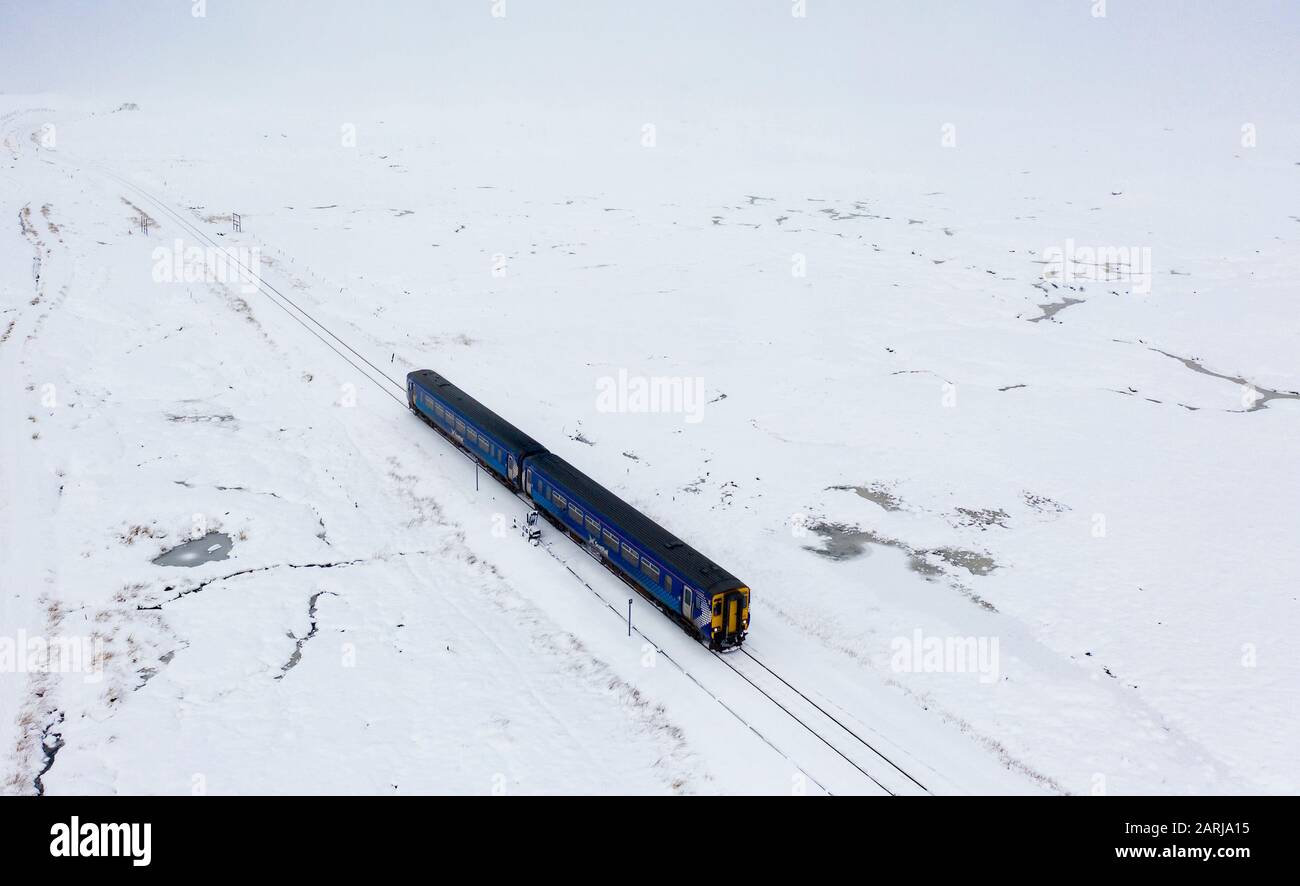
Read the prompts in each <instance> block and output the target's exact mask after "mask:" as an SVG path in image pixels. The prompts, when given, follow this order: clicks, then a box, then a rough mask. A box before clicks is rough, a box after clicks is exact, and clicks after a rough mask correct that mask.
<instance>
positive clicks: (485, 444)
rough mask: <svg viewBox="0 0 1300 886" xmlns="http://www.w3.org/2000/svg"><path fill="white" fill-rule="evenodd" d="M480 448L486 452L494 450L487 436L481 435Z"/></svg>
mask: <svg viewBox="0 0 1300 886" xmlns="http://www.w3.org/2000/svg"><path fill="white" fill-rule="evenodd" d="M478 448H479V449H482V450H483V451H484V452H491V451H492V444H490V443H488V441H487V437H479V438H478Z"/></svg>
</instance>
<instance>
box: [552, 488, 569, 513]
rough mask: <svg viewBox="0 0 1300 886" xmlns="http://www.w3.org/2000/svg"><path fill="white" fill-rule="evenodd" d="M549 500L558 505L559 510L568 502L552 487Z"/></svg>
mask: <svg viewBox="0 0 1300 886" xmlns="http://www.w3.org/2000/svg"><path fill="white" fill-rule="evenodd" d="M551 501H553V502H555V504H556V506H557V507H559V508H560V509H561V510H563V509H564V508H565V507H567V506H568V504H569V503H568V501H566V500H565V498H564V496H563V495H560V493H558V492H556V491H555V490H553V489H552V490H551Z"/></svg>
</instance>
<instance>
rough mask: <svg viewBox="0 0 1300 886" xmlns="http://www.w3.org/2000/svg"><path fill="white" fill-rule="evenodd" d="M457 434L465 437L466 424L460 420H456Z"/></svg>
mask: <svg viewBox="0 0 1300 886" xmlns="http://www.w3.org/2000/svg"><path fill="white" fill-rule="evenodd" d="M456 433H457V434H460V435H461V436H464V435H465V423H464V422H463V421H461V420H460V419H456Z"/></svg>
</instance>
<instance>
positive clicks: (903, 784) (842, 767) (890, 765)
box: [60, 152, 931, 795]
mask: <svg viewBox="0 0 1300 886" xmlns="http://www.w3.org/2000/svg"><path fill="white" fill-rule="evenodd" d="M60 153H63V152H60ZM64 157H68V158H71V155H67V154H64ZM61 159H62V158H61ZM79 165H81V166H84V167H90V168H93V169H95V170H96V171H97V172H99V173H101V174H102V175H104V176H105V177H107V178H110V179H112V180H113V181H115V182H117V183H119V184H120V185H122V186H123V187H125V188H128V189H130V190H131V191H133V192H134V193H136V194H137V195H139V196H140V197H141V198H142V199H144V200H146V201H148V202H149V203H151V204H152V205H153V206H154V207H156V208H157V210H158V211H159V212H160V213H161V214H162V215H164V216H166V217H167V218H169V219H171V220H172V222H174V223H175V224H177V225H178V226H179V227H180V228H181V229H182V230H183V231H185V232H186V233H188V234H190V235H192V236H194V237H195V238H197V239H198V240H200V241H202V242H204V243H206V244H208V245H209V246H212V247H214V248H217V249H223V250H224V249H225V248H226V247H225V246H223V244H221V243H219V242H218V241H217V240H215V239H213V238H212V237H211V236H209V235H208V233H207V232H206V231H204V230H203V229H202V228H200V227H199V226H198V225H197V224H196V223H195V222H193V221H192V220H190V219H187V218H186V217H185V216H184V215H182V214H181V213H180V212H178V211H177V210H175V209H173V207H172V206H171V205H170V204H169V203H168V202H167V201H166V200H164V199H162V198H160V197H157V196H155V195H154V194H153V193H151V192H150V191H148V190H146V189H145V188H143V187H141V186H140V185H138V184H136V183H135V182H132V181H130V180H129V179H126V178H123V177H122V176H119V175H117V174H116V173H114V172H112V171H111V170H108V169H105V168H103V167H101V166H99V165H98V164H94V163H87V162H84V161H82V162H81V163H80V164H79ZM230 255H231V259H232V261H233V262H234V263H235V264H237V265H238V266H239V267H240V268H241V269H242V270H243V271H244V272H245V273H247V274H248V275H249V279H250V280H252V281H253V282H254V284H255V285H256V287H257V289H258V291H259V292H260V293H262V294H263V295H264V296H265V297H266V298H267V299H268V300H269V301H271V302H272V303H274V304H275V305H276V306H277V307H279V308H280V309H281V310H282V311H284V312H285V313H286V314H287V315H288V316H289V317H290V318H291V319H293V320H294V321H295V322H297V323H298V324H299V325H301V326H302V327H303V328H304V329H306V330H307V331H308V332H310V333H311V334H312V335H313V336H314V337H315V338H317V339H318V340H319V341H320V342H321V343H322V344H324V345H325V346H326V347H328V348H329V349H330V350H332V351H334V353H335V354H337V355H338V356H339V357H340V358H341V359H343V360H344V361H346V362H347V363H348V364H349V365H350V366H351V367H352V368H353V369H355V370H356V371H358V372H360V373H361V374H362V375H363V376H364V377H365V378H366V379H367V380H368V381H370V382H371V383H372V384H374V385H375V386H376V387H378V388H380V389H381V390H382V391H383V393H384V394H385V395H386V396H388V397H389V398H391V399H392V400H393V401H394V402H395V403H396V404H397V406H399V407H400V408H401V409H402V410H403V411H409V408H408V405H407V402H406V387H405V385H403V384H402V383H401V382H399V381H398V380H396V379H394V378H392V377H390V376H389V375H388V374H387V373H385V372H384V371H383V370H382V369H380V368H379V367H378V366H376V365H375V364H374V363H372V362H371V361H370V360H368V359H367V358H366V357H365V356H364V355H362V354H361V353H360V352H359V351H357V350H356V349H355V348H353V347H352V346H351V345H350V344H348V343H347V342H346V341H345V340H344V339H343V338H341V337H340V336H339V335H337V334H336V333H334V332H333V331H332V330H330V329H329V328H328V327H327V326H325V325H324V324H323V323H321V322H320V321H319V320H317V319H316V318H315V317H314V316H312V314H311V313H310V312H308V311H307V310H306V309H304V308H303V307H302V306H301V305H299V304H298V303H297V302H295V301H294V300H293V299H291V298H289V297H288V296H286V295H285V294H284V293H283V292H281V291H280V290H279V289H277V288H276V287H275V286H274V285H272V284H271V283H269V282H267V281H266V280H265V279H263V277H262V274H261V269H260V268H250V267H248V266H247V265H246V264H244V262H243V261H242V259H241V258H240V257H239V256H238V255H237V254H235V253H230ZM394 389H395V391H396V392H400V395H399V394H398V393H395V391H394ZM455 448H456V449H457V451H460V452H461V454H462V455H464V456H465V458H466V459H468V460H469V461H471V462H473V461H474V459H473V457H472V456H470V455H469V454H468V453H466V452H464V451H463V450H461V449H460V448H459V447H455ZM476 464H477V463H476ZM487 473H488V474H489V475H491V472H490V471H488V472H487ZM494 479H496V478H495V477H494ZM498 482H499V481H498ZM502 485H503V486H504V485H505V484H504V483H503V484H502ZM506 488H507V489H508V490H509V491H510V492H511V493H512V494H514V495H515V496H516V497H517V498H519V499H520V500H521V502H522V503H523V504H524V505H525V507H528V508H529V509H532V503H531V502H529V501H528V500H527V498H526V497H524V496H522V495H519V494H517V493H514V490H512V489H510V487H509V486H506ZM561 529H563V527H561ZM565 534H566V535H568V533H567V532H565ZM541 548H542V550H545V551H546V552H547V553H548V554H549V555H550V556H551V557H553V558H554V559H556V560H557V561H559V562H560V563H561V564H562V565H563V566H564V568H565V569H566V570H567V571H568V572H569V573H570V574H571V575H572V576H573V577H574V578H575V579H577V580H578V581H579V582H581V583H582V584H583V585H584V586H586V588H587V589H588V590H590V591H591V592H592V593H593V594H594V595H595V596H596V597H597V598H598V599H599V600H600V601H601V602H602V603H604V604H605V606H606V607H607V608H608V609H609V611H610V612H611V613H613V615H614V616H615V617H617V618H618V619H619V621H620V622H623V621H624V620H625V616H624V614H623V612H622V610H621V607H618V606H615V605H614V603H613V602H611V601H610V600H609V599H607V598H606V597H605V595H604V594H602V593H601V592H600V591H599V590H597V589H596V587H594V586H593V584H592V583H591V582H590V581H588V580H587V579H586V578H584V577H583V576H582V575H581V574H580V573H579V572H578V571H576V570H575V569H574V568H573V567H572V566H571V565H570V564H569V563H568V561H567V560H565V558H564V557H562V556H560V555H559V554H557V553H556V552H555V550H554V548H553V547H552V546H550V545H542V546H541ZM578 549H579V550H582V551H584V552H585V553H587V554H588V555H591V556H592V557H593V559H596V558H595V556H594V555H592V552H591V551H589V550H588V549H587V548H586V547H585V546H583V545H578ZM602 571H604V572H610V573H611V574H613V575H614V577H616V578H619V579H620V580H621V581H622V582H623V584H625V585H627V586H628V587H630V588H632V589H633V590H635V591H637V593H638V594H639V595H640V596H641V597H642V598H643V599H646V600H648V601H649V602H651V603H653V604H654V605H655V607H656V609H658V610H659V611H660V612H663V613H664V614H665V615H666V616H668V618H667V619H666V620H665V621H664V622H663V626H664V627H667V626H668V625H670V624H672V625H674V626H676V620H675V619H674V618H673V615H674V614H673V613H668V612H667V611H666V610H664V608H663V607H662V605H660V603H659V601H657V600H654V599H653V598H650V597H648V596H646V595H645V594H644V593H642V592H641V589H640V588H637V587H636V586H635V585H633V584H631V583H629V582H627V581H626V580H625V579H623V577H622V576H620V575H618V574H617V573H614V572H612V570H607V569H602ZM620 602H621V601H620ZM630 630H631V631H633V632H635V633H636V634H637V635H638V636H640V637H641V638H642V639H643V640H644V641H645V642H647V643H649V644H650V645H652V646H653V647H654V648H655V649H656V650H657V652H658V654H659V656H661V657H662V658H663V659H664V660H666V661H668V662H669V663H670V664H671V665H672V666H673V667H675V668H677V669H678V670H679V671H681V673H682V674H683V676H684V677H685V678H686V679H688V680H690V681H691V682H692V683H694V684H695V685H696V686H697V687H699V688H700V689H701V690H702V691H704V692H705V693H707V694H708V695H710V696H711V697H712V698H713V699H714V701H716V702H717V703H718V704H719V705H720V706H721V707H722V708H724V709H725V710H726V711H727V712H728V713H729V714H730V715H731V716H733V717H735V718H736V719H737V720H739V721H740V722H741V723H742V724H743V725H744V726H745V727H746V728H748V729H749V730H751V731H752V732H753V733H754V734H755V735H756V736H757V737H758V738H759V739H760V740H762V741H763V742H764V743H765V744H767V745H768V746H769V747H770V748H772V749H773V750H774V751H776V752H777V753H778V754H780V755H781V756H782V757H784V758H785V759H786V760H788V761H789V762H790V763H791V765H792V767H793V768H794V770H796V771H797V772H798V773H799V774H800V775H802V776H803V777H805V778H806V779H807V781H808V782H809V783H810V784H811V785H812V786H814V787H815V788H817V789H819V790H821V791H822V792H824V793H827V794H835V793H867V794H877V795H917V794H922V795H924V794H930V793H931V791H930V789H929V788H927V787H926V785H925V784H923V783H922V782H921V781H920V780H919V779H918V778H917V777H915V776H914V775H913V774H911V773H909V772H908V771H907V770H906V769H904V768H903V767H902V766H900V765H899V763H898V762H896V761H895V760H894V759H892V758H891V757H890V756H888V755H886V754H885V753H883V752H882V751H881V750H879V749H878V748H877V747H876V746H874V745H873V744H872V743H871V742H869V741H868V740H867V739H866V738H864V737H863V736H862V735H861V734H860V733H859V732H857V731H856V730H854V729H853V728H850V726H849V725H848V724H847V723H846V722H845V721H844V718H843V717H837V716H836V715H835V714H833V713H832V712H831V711H829V710H828V709H827V707H826V706H825V705H824V704H822V703H819V702H818V701H816V700H815V699H814V698H813V696H812V695H811V694H810V693H809V692H805V691H804V690H802V689H800V688H798V687H797V686H795V685H794V683H793V682H791V679H789V678H787V677H786V676H784V675H782V674H781V673H780V672H778V671H777V670H775V669H774V668H772V667H771V666H769V665H768V664H766V663H765V662H764V661H763V660H762V659H761V658H759V657H758V656H757V655H755V654H754V653H752V652H751V651H750V650H748V649H745V648H744V647H741V648H740V649H737V650H732V651H728V652H717V651H714V650H710V649H708V648H707V647H705V646H704V645H703V644H701V643H699V642H698V640H696V639H695V638H693V637H690V636H688V635H687V634H686V632H685V631H681V632H677V631H674V632H673V638H674V640H673V642H668V641H664V642H660V641H656V640H654V639H652V638H651V637H650V636H648V635H647V634H646V633H645V632H644V631H642V630H641V628H640V627H638V626H630ZM683 644H684V645H683ZM670 646H672V647H673V648H671V649H670V648H669V647H670ZM706 656H707V657H706ZM709 657H711V658H714V659H717V661H718V662H719V663H720V665H721V667H720V668H716V669H715V668H705V667H702V665H703V664H704V663H705V662H707V661H708V660H709ZM697 664H698V665H701V667H697ZM688 665H689V666H688ZM706 671H710V672H709V673H706ZM727 675H729V677H728V676H727ZM741 696H747V697H743V698H742V697H741ZM760 708H767V711H768V715H767V716H762V715H760V711H759V709H760ZM773 710H775V711H777V712H779V717H778V718H777V719H778V720H780V721H781V723H782V725H776V724H774V722H773V720H772V718H771V716H770V714H771V711H773ZM760 720H764V721H766V722H762V723H760V722H759V721H760ZM798 789H799V785H798V784H797V783H795V784H792V790H793V791H798Z"/></svg>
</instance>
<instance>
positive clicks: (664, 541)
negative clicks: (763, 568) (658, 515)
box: [528, 452, 745, 595]
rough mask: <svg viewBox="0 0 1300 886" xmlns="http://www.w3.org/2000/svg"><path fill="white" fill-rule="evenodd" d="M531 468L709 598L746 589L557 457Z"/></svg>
mask: <svg viewBox="0 0 1300 886" xmlns="http://www.w3.org/2000/svg"><path fill="white" fill-rule="evenodd" d="M528 464H529V465H531V466H534V467H537V468H540V469H541V470H543V471H545V472H546V473H547V474H549V475H551V476H553V477H554V478H555V479H556V480H558V481H559V482H560V483H562V484H563V485H564V486H566V487H567V488H568V489H569V491H570V492H572V493H573V494H574V495H576V496H578V497H579V498H581V499H583V500H585V501H587V502H590V503H591V506H592V507H594V508H596V509H597V510H599V511H600V512H601V513H602V514H604V515H605V516H607V517H609V519H611V520H613V521H614V522H615V523H616V524H618V525H617V526H615V527H613V528H615V529H620V530H622V532H623V534H624V535H627V536H628V537H629V538H630V539H632V540H633V541H635V542H637V543H638V544H639V545H640V547H641V548H642V549H643V550H645V551H649V552H653V554H654V557H655V558H656V559H657V560H658V561H659V562H660V563H661V564H663V565H666V566H669V567H671V568H672V569H673V570H674V571H675V572H677V573H678V574H679V575H680V576H682V577H684V578H686V580H687V582H688V584H690V586H691V587H693V588H697V589H699V590H702V591H705V592H707V593H709V594H710V595H712V594H714V593H716V592H718V591H726V590H731V589H732V588H741V587H745V583H744V582H742V581H741V580H740V579H738V578H736V577H735V576H734V575H732V574H731V573H730V572H728V571H727V570H725V569H723V568H722V567H721V566H719V565H718V564H717V563H714V562H713V561H712V560H710V559H709V558H708V557H706V556H704V555H703V554H701V553H700V552H699V551H697V550H695V548H693V547H691V546H690V545H688V544H686V543H685V542H684V541H682V540H681V539H680V538H678V537H677V536H675V535H673V534H672V533H671V532H669V531H668V530H667V529H664V528H663V527H662V526H660V525H659V524H658V523H656V522H655V521H653V520H651V519H650V518H649V517H647V516H646V515H645V514H643V513H641V512H640V511H638V510H637V509H636V508H634V507H632V506H631V505H630V504H628V503H627V502H625V501H623V499H621V498H619V497H618V496H617V495H615V494H614V493H612V492H610V491H609V490H608V489H606V488H605V487H604V486H601V485H600V484H599V483H597V482H596V481H595V480H593V479H591V478H590V477H588V476H587V475H586V474H584V473H582V471H580V470H578V469H577V468H575V467H574V466H573V465H571V464H569V463H568V462H567V461H565V460H564V459H562V458H560V457H559V456H558V455H556V454H555V453H553V452H547V453H543V454H541V455H536V456H533V457H532V458H530V459H529V460H528Z"/></svg>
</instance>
